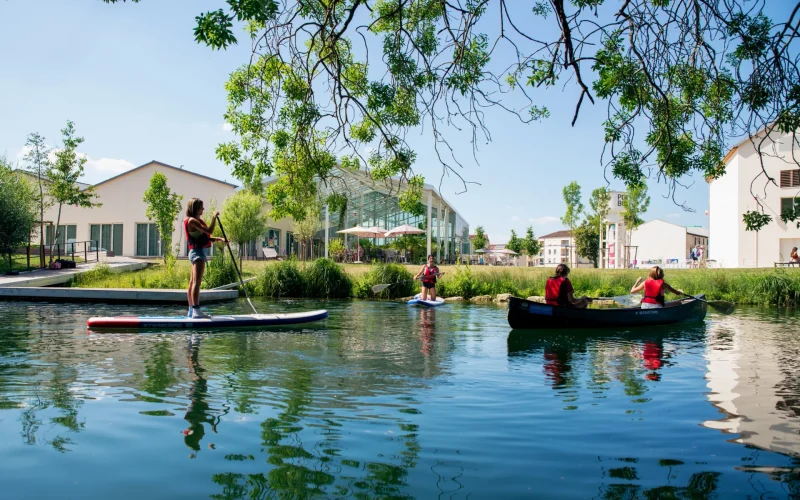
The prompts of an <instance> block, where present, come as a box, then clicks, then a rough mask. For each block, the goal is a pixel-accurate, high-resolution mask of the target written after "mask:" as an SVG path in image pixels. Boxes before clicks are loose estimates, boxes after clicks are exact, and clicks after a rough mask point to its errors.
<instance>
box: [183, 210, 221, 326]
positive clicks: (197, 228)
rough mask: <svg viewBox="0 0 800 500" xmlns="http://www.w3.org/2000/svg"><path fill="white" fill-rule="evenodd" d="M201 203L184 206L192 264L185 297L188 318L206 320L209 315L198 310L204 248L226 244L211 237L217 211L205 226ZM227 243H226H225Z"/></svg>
mask: <svg viewBox="0 0 800 500" xmlns="http://www.w3.org/2000/svg"><path fill="white" fill-rule="evenodd" d="M203 211H204V208H203V201H202V200H200V199H199V198H192V199H191V200H189V203H188V204H187V205H186V218H184V219H183V232H184V234H185V236H186V242H187V243H188V244H189V262H191V264H192V277H191V278H190V279H189V289H188V290H187V291H186V296H187V298H188V299H189V314H188V316H189V317H190V318H208V317H209V315H208V314H206V313H204V312H202V311H201V310H200V284H201V283H202V282H203V273H204V272H205V270H206V260H208V255H207V254H206V248H209V247H211V243H212V242H214V241H222V242H226V241H225V239H224V238H216V237H213V236H211V234H212V233H213V232H214V227H215V226H216V225H217V217H218V216H219V210H217V211H216V212H214V217H213V219H212V220H211V225H210V226H209V225H206V223H205V222H204V221H203V219H201V218H200V216H201V215H203ZM226 243H227V242H226Z"/></svg>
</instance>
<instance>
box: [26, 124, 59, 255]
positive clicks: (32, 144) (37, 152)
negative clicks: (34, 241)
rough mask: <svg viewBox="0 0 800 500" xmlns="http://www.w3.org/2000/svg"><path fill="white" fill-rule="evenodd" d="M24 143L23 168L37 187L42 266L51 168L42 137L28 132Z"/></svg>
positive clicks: (50, 202) (51, 203)
mask: <svg viewBox="0 0 800 500" xmlns="http://www.w3.org/2000/svg"><path fill="white" fill-rule="evenodd" d="M25 145H26V146H27V147H28V148H29V149H28V152H27V153H25V170H27V171H28V172H30V173H31V174H33V175H35V176H36V184H37V188H38V194H37V196H36V208H37V212H38V213H39V265H40V266H44V212H45V210H47V209H49V208H50V207H51V206H52V205H53V202H52V201H50V199H49V198H48V193H47V190H46V188H45V181H46V179H47V172H48V170H49V169H50V168H51V163H50V159H49V154H50V149H49V148H48V147H47V145H46V144H45V139H44V137H43V136H41V135H39V134H38V133H35V132H34V133H32V134H28V140H27V141H26V142H25Z"/></svg>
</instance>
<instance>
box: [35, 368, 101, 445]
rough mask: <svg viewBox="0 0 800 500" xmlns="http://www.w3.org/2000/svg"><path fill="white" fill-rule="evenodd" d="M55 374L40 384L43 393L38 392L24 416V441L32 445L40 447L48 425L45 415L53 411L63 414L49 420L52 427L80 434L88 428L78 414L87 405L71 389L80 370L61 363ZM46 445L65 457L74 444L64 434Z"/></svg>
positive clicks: (54, 371)
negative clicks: (41, 434) (38, 438)
mask: <svg viewBox="0 0 800 500" xmlns="http://www.w3.org/2000/svg"><path fill="white" fill-rule="evenodd" d="M51 373H52V378H50V379H49V380H47V381H42V383H40V384H39V388H40V389H41V390H40V391H38V392H37V394H36V400H35V401H31V402H30V403H29V404H28V406H27V408H26V409H25V410H24V411H23V412H22V414H21V415H20V422H21V423H22V437H23V440H24V442H25V443H26V444H29V445H35V444H36V442H37V441H36V434H37V432H38V431H39V430H40V428H41V427H42V425H43V423H44V422H43V418H42V413H49V410H50V409H53V410H57V411H58V413H59V414H58V415H57V416H55V417H50V419H49V420H50V423H51V424H55V425H56V426H60V427H56V429H57V430H59V429H63V430H66V431H67V432H69V433H77V432H80V431H81V430H83V429H84V428H85V426H86V423H85V422H82V421H80V420H79V418H78V410H79V408H80V407H81V405H83V401H81V400H79V399H78V398H76V397H75V394H74V393H73V391H71V390H70V385H71V384H72V383H74V382H75V380H77V376H78V370H77V368H75V367H72V366H64V365H63V364H61V363H59V364H57V365H56V366H55V367H53V368H52V370H51ZM45 442H46V443H47V444H49V445H50V446H52V447H53V448H54V449H55V450H57V451H59V452H61V453H64V452H67V451H70V448H68V446H69V445H72V444H74V443H73V441H72V440H71V439H70V438H69V437H68V436H63V435H61V434H58V435H56V436H55V437H54V438H53V439H51V440H48V441H45Z"/></svg>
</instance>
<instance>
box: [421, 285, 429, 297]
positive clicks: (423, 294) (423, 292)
mask: <svg viewBox="0 0 800 500" xmlns="http://www.w3.org/2000/svg"><path fill="white" fill-rule="evenodd" d="M422 300H428V289H427V288H425V286H423V287H422Z"/></svg>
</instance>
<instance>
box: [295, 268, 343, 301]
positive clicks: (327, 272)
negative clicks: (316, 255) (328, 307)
mask: <svg viewBox="0 0 800 500" xmlns="http://www.w3.org/2000/svg"><path fill="white" fill-rule="evenodd" d="M302 276H303V296H304V297H313V298H326V299H340V298H346V297H350V296H351V294H352V292H353V281H352V280H351V279H350V276H349V275H348V274H347V273H346V272H345V271H344V269H343V268H342V266H340V265H338V264H337V263H336V262H334V261H332V260H331V259H317V260H315V261H314V262H312V263H310V264H308V265H306V267H305V269H303V272H302Z"/></svg>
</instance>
